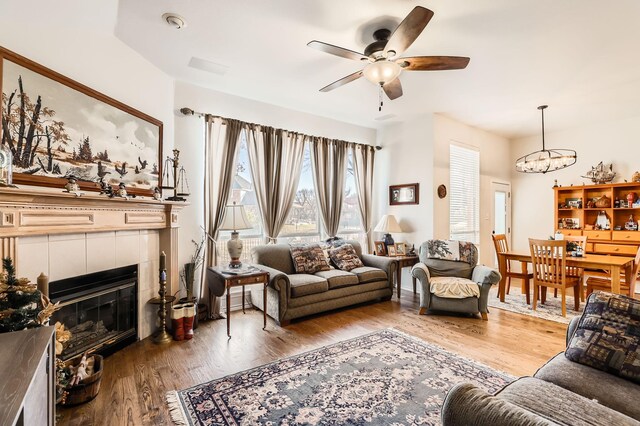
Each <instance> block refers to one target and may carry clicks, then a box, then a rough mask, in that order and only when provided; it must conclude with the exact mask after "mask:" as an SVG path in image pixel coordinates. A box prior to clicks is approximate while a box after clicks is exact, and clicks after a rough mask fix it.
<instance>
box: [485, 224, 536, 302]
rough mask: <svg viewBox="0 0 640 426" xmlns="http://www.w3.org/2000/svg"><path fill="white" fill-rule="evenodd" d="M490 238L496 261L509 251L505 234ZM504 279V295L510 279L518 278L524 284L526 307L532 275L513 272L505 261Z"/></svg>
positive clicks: (494, 235) (509, 263) (509, 264)
mask: <svg viewBox="0 0 640 426" xmlns="http://www.w3.org/2000/svg"><path fill="white" fill-rule="evenodd" d="M491 238H493V246H494V247H495V249H496V256H497V257H498V260H499V258H500V253H505V252H508V251H509V243H508V241H507V236H506V235H505V234H492V235H491ZM505 272H506V279H507V288H506V293H507V294H509V290H511V278H519V279H521V280H522V281H523V282H524V286H525V293H526V297H527V305H528V304H529V303H531V302H530V300H529V293H530V292H529V283H530V280H531V279H532V278H533V274H531V273H528V274H525V273H522V272H515V271H513V270H511V261H509V260H507V261H506V271H505ZM498 297H500V292H498Z"/></svg>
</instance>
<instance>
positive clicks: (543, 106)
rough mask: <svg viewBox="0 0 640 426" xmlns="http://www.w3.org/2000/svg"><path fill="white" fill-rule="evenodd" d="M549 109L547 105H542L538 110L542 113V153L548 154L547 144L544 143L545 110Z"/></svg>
mask: <svg viewBox="0 0 640 426" xmlns="http://www.w3.org/2000/svg"><path fill="white" fill-rule="evenodd" d="M546 108H547V105H540V106H539V107H538V109H539V110H540V112H541V113H542V152H546V151H547V150H546V148H545V143H544V110H545V109H546Z"/></svg>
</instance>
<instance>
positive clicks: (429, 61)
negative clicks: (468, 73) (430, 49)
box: [396, 56, 469, 71]
mask: <svg viewBox="0 0 640 426" xmlns="http://www.w3.org/2000/svg"><path fill="white" fill-rule="evenodd" d="M396 63H397V64H398V65H400V66H401V67H402V69H403V70H405V71H443V70H461V69H464V68H466V67H467V64H468V63H469V58H467V57H464V56H412V57H408V58H400V59H397V60H396Z"/></svg>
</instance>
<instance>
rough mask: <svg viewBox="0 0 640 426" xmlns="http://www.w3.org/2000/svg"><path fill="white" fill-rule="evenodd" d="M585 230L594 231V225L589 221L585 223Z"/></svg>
mask: <svg viewBox="0 0 640 426" xmlns="http://www.w3.org/2000/svg"><path fill="white" fill-rule="evenodd" d="M584 230H585V231H593V225H590V224H588V223H585V224H584Z"/></svg>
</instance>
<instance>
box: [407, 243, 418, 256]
mask: <svg viewBox="0 0 640 426" xmlns="http://www.w3.org/2000/svg"><path fill="white" fill-rule="evenodd" d="M407 256H417V253H416V245H415V244H411V250H409V252H408V253H407Z"/></svg>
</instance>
